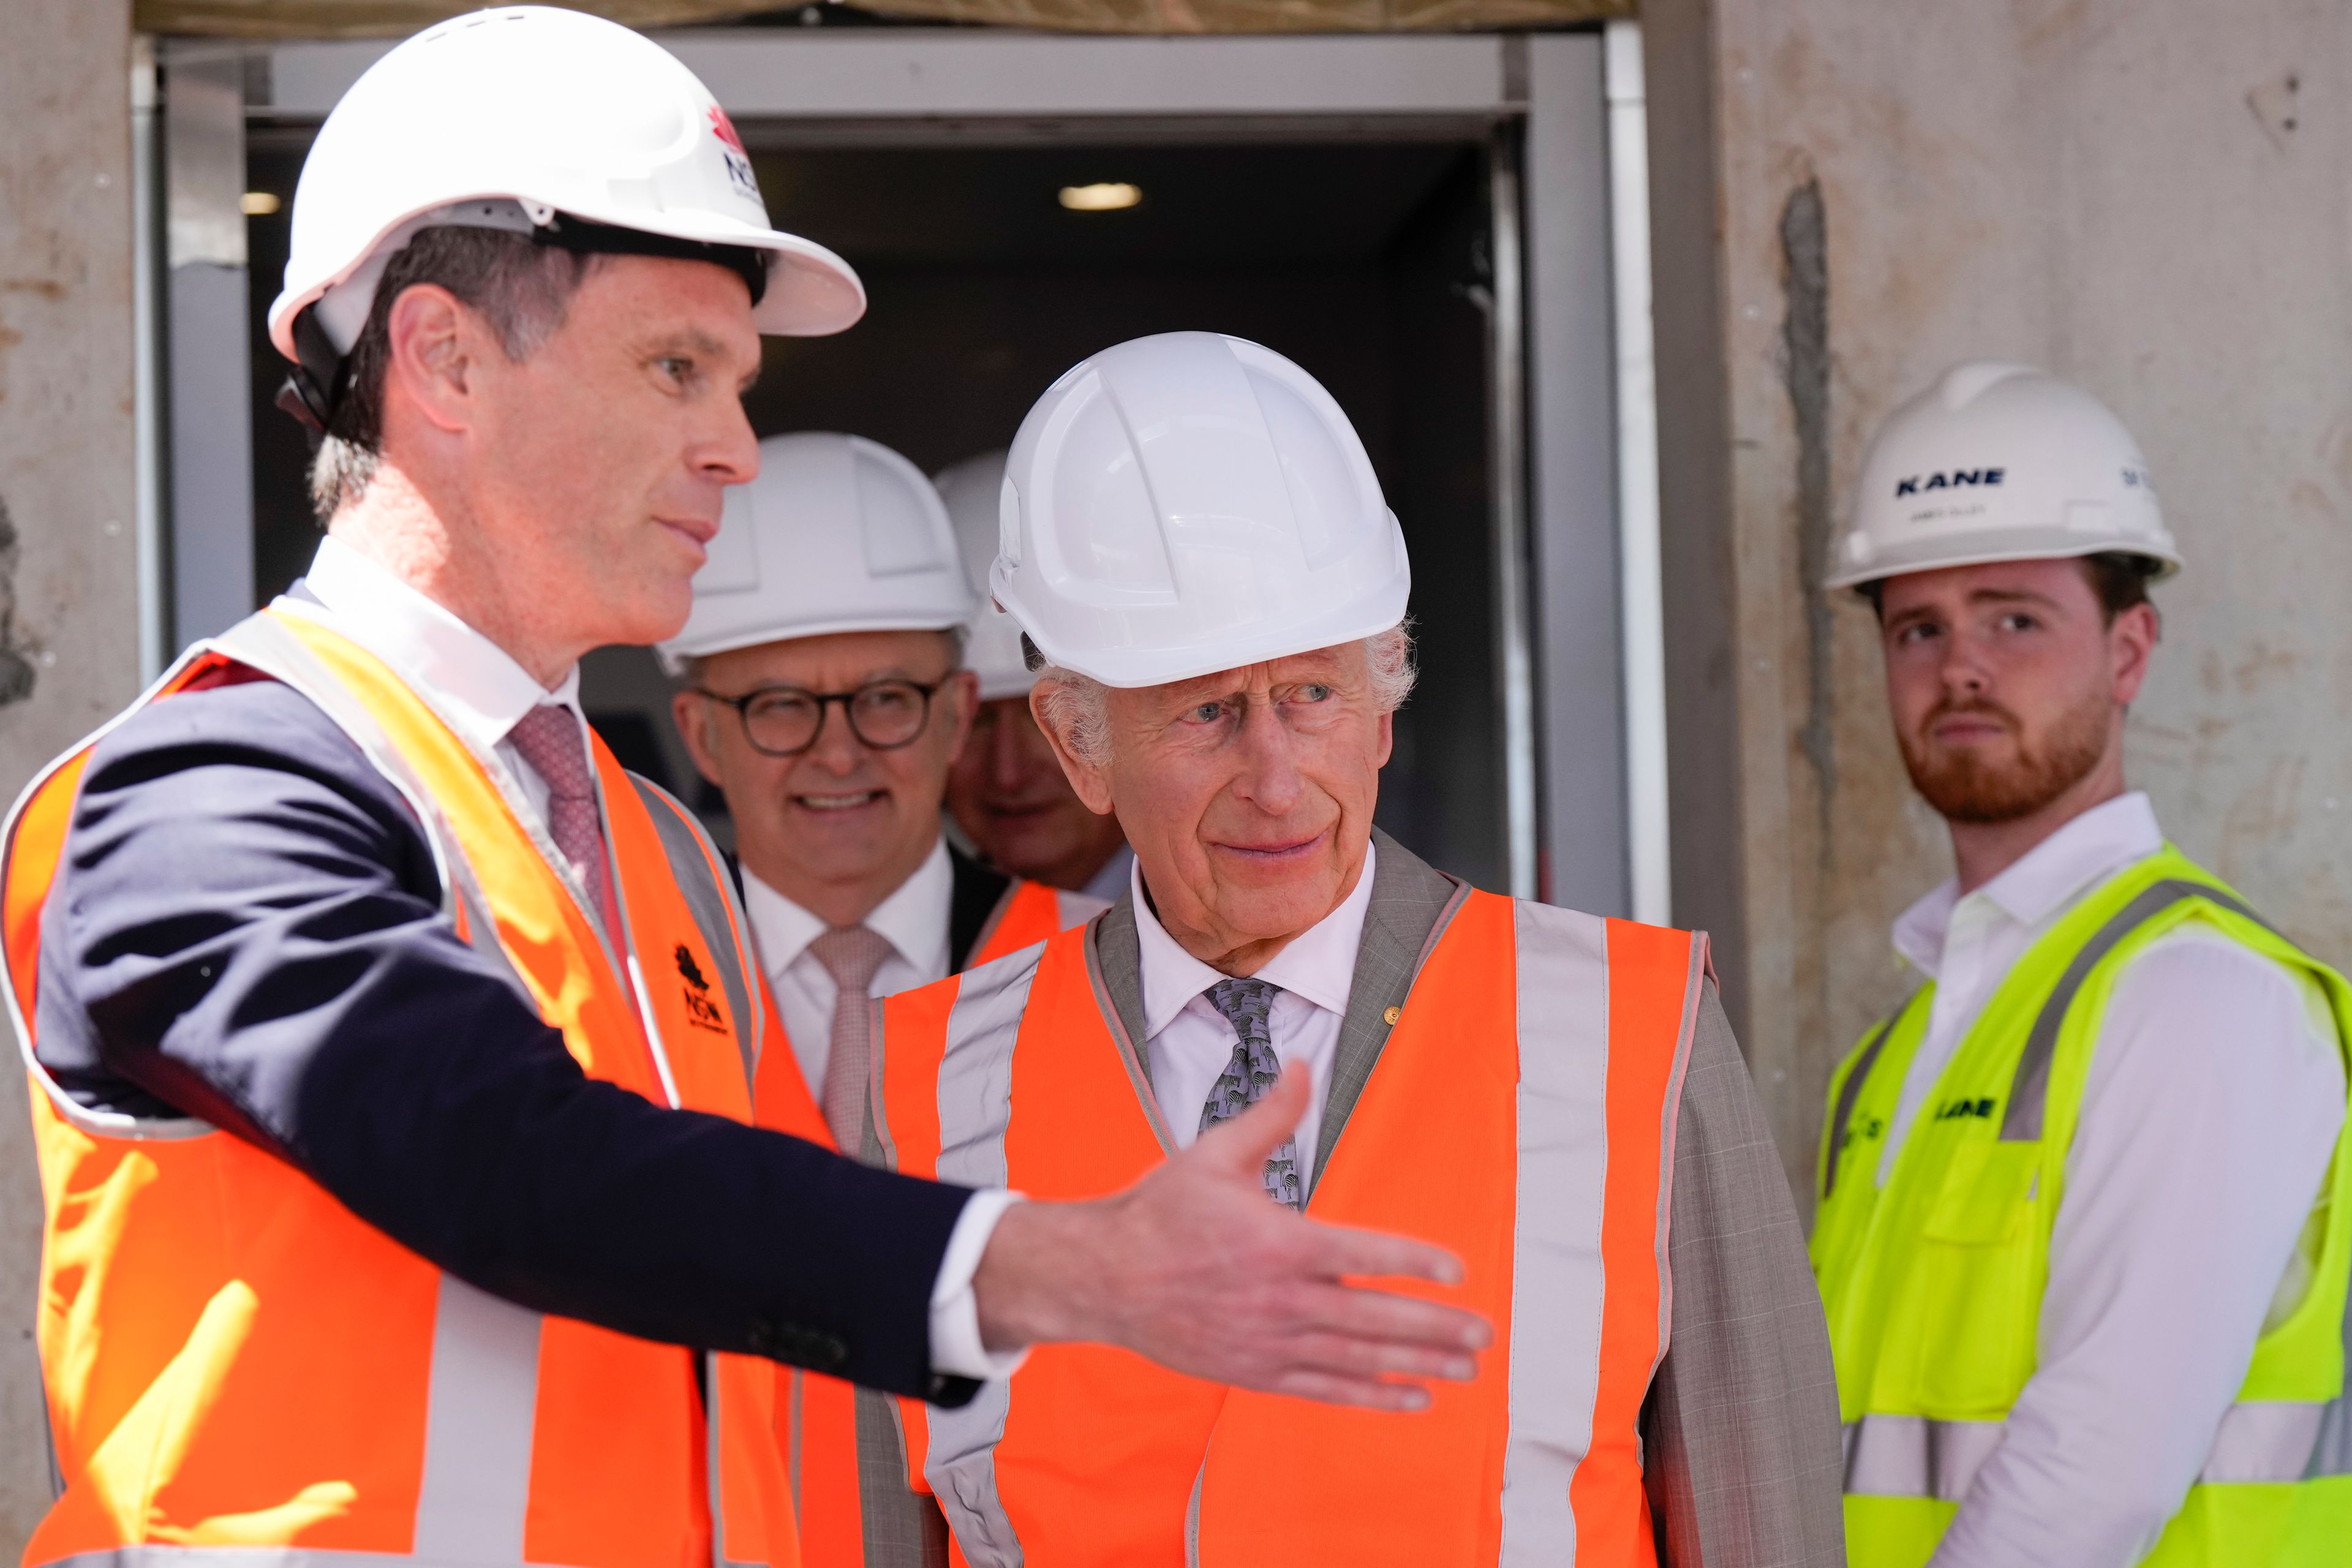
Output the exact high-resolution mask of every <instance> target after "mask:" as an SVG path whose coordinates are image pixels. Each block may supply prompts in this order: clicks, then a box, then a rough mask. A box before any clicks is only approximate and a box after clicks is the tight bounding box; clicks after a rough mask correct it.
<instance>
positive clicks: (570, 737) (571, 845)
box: [507, 702, 622, 944]
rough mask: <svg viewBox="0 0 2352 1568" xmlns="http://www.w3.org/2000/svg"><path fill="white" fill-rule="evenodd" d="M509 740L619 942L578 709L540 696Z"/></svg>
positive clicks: (553, 830) (561, 845) (552, 832)
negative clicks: (542, 790)
mask: <svg viewBox="0 0 2352 1568" xmlns="http://www.w3.org/2000/svg"><path fill="white" fill-rule="evenodd" d="M507 740H508V742H509V743H510V744H511V745H512V746H513V747H514V749H515V750H516V752H519V753H520V755H521V757H522V760H523V761H524V762H526V763H530V766H531V771H532V772H534V773H537V774H539V776H540V777H541V779H542V780H543V781H545V783H546V784H547V835H548V837H551V838H552V839H554V840H555V847H557V848H558V849H561V850H562V851H563V857H564V858H565V859H567V860H569V861H571V862H572V866H573V868H575V869H576V870H578V871H579V873H580V879H581V880H582V881H583V882H585V883H586V884H587V886H588V896H589V898H590V899H592V900H594V904H595V910H596V914H597V918H598V919H600V920H601V921H603V922H604V935H605V937H606V938H607V939H608V940H610V941H611V942H614V943H616V944H617V943H619V942H620V941H621V940H622V939H621V910H620V906H619V905H618V904H617V903H616V902H614V899H613V877H612V872H611V869H610V868H608V867H607V865H606V864H605V856H604V821H603V819H602V818H601V817H600V816H598V815H597V811H596V781H595V779H594V778H593V776H592V775H591V774H590V773H589V772H588V745H587V736H586V734H585V733H584V732H583V731H582V729H581V724H580V715H579V714H577V713H574V712H573V711H572V710H571V709H569V708H567V707H565V706H563V705H562V703H560V702H542V703H541V704H540V705H539V706H538V707H536V708H534V709H532V710H530V712H528V713H526V714H524V715H523V716H522V721H520V723H518V724H517V725H515V727H514V728H513V729H511V730H509V731H507Z"/></svg>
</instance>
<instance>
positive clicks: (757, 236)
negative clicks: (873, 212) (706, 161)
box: [269, 191, 866, 360]
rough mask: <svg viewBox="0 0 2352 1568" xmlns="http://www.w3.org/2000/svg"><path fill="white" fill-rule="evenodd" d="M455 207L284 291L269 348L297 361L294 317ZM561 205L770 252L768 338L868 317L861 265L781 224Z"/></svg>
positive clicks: (506, 195)
mask: <svg viewBox="0 0 2352 1568" xmlns="http://www.w3.org/2000/svg"><path fill="white" fill-rule="evenodd" d="M526 199H528V198H525V197H521V196H518V195H515V194H514V193H512V192H508V191H478V192H476V193H474V194H473V195H470V196H463V197H459V198H457V201H459V202H464V201H481V200H516V201H520V200H526ZM443 205H456V203H440V202H436V203H435V204H434V205H433V206H432V207H425V208H420V209H418V211H417V212H407V213H403V214H401V215H400V216H398V217H397V218H395V219H394V220H393V221H392V222H391V223H388V224H386V225H384V226H383V230H382V232H381V233H379V234H377V235H376V237H375V238H374V239H373V240H372V241H371V242H370V243H369V244H368V245H367V247H365V248H364V249H362V251H361V252H360V253H359V255H358V256H357V257H356V258H354V259H353V260H352V263H351V265H350V266H348V267H346V268H343V269H342V270H341V271H340V272H338V273H336V274H335V275H334V276H332V277H330V278H322V279H317V280H316V281H314V282H311V283H309V284H306V285H305V286H303V287H301V288H299V289H287V290H286V291H285V292H284V293H281V294H279V295H278V299H277V301H276V302H275V303H274V304H272V305H271V306H270V307H269V342H270V344H271V346H273V347H274V348H276V349H277V350H278V353H281V354H283V355H284V356H285V357H286V358H288V359H289V360H292V359H297V358H299V356H298V355H297V354H296V353H295V349H294V321H295V319H296V318H297V317H299V315H301V313H302V312H303V310H306V309H307V308H309V307H310V306H311V305H314V304H316V303H317V302H318V301H319V300H320V298H321V297H322V296H324V295H325V294H326V292H327V291H328V290H329V289H332V288H334V287H335V286H336V285H337V284H339V283H341V282H342V281H343V280H344V279H348V278H350V277H351V276H352V275H353V274H354V273H356V272H358V271H359V270H360V268H362V267H363V266H365V265H366V264H367V262H368V261H369V260H370V259H371V258H373V257H374V256H375V254H376V250H377V247H380V246H382V245H383V244H384V243H385V242H386V241H387V240H388V239H390V238H391V237H392V236H393V234H394V232H395V231H396V230H397V229H399V228H400V226H402V225H403V224H405V223H407V222H408V221H409V220H411V219H412V218H415V217H416V216H419V215H420V213H424V212H431V211H434V210H435V209H436V208H437V207H440V206H443ZM562 210H563V211H565V212H566V213H568V214H570V215H571V216H574V217H579V218H584V219H586V220H588V221H589V222H591V223H601V224H609V225H611V226H614V227H616V228H630V229H635V230H637V231H638V232H639V233H642V234H656V235H660V236H662V237H664V238H666V239H684V240H690V241H695V242H697V243H699V244H703V245H733V246H740V247H743V248H745V249H747V250H761V251H765V252H767V253H768V255H769V257H770V258H771V259H770V262H769V268H768V288H767V291H766V292H765V293H764V294H762V295H761V298H760V302H759V304H758V305H756V306H754V307H753V308H752V310H751V325H752V326H753V327H754V328H755V329H756V330H757V331H760V332H761V334H762V335H764V336H768V337H780V338H821V337H829V336H831V335H832V334H833V333H835V332H840V331H847V330H848V329H849V328H851V327H853V326H855V325H856V324H857V321H858V319H859V318H860V317H862V316H864V315H865V314H866V285H865V284H864V283H863V282H862V281H861V280H860V279H858V276H857V272H856V268H853V267H851V266H850V265H849V263H848V262H846V261H845V260H843V259H842V258H840V257H839V256H837V255H835V253H834V252H833V251H831V250H829V249H827V248H826V247H824V246H822V245H819V244H817V243H816V241H814V240H813V239H803V238H802V237H800V236H799V235H796V234H786V233H784V232H783V231H782V229H774V228H765V227H762V226H759V225H757V224H750V223H745V222H744V221H743V220H741V219H740V218H736V217H731V216H729V215H727V214H725V213H714V212H707V211H678V212H665V213H646V212H642V211H636V210H629V211H625V212H624V211H621V210H619V209H614V210H612V211H601V212H600V211H596V210H593V208H592V207H590V206H589V205H585V204H575V205H572V206H567V207H565V208H563V209H562Z"/></svg>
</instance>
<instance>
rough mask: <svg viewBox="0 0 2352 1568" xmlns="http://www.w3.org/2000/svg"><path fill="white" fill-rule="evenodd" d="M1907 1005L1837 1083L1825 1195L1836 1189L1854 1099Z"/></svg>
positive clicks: (1889, 1019) (1884, 1023)
mask: <svg viewBox="0 0 2352 1568" xmlns="http://www.w3.org/2000/svg"><path fill="white" fill-rule="evenodd" d="M1910 1006H1911V1004H1910V1003H1908V1002H1906V1003H1904V1004H1903V1005H1902V1006H1900V1007H1897V1008H1896V1009H1895V1011H1894V1012H1892V1013H1889V1014H1888V1015H1887V1016H1885V1019H1884V1020H1883V1021H1881V1023H1880V1024H1879V1026H1878V1027H1877V1028H1876V1029H1874V1030H1873V1031H1872V1032H1871V1036H1870V1039H1869V1040H1868V1042H1867V1043H1865V1044H1864V1046H1863V1047H1862V1054H1861V1055H1860V1056H1858V1057H1856V1058H1854V1061H1853V1070H1852V1071H1851V1072H1849V1073H1847V1074H1846V1075H1845V1081H1844V1082H1843V1083H1842V1084H1840V1085H1838V1100H1837V1110H1835V1111H1833V1112H1832V1114H1831V1116H1830V1126H1829V1132H1828V1134H1827V1136H1828V1140H1829V1142H1828V1148H1829V1159H1828V1162H1827V1163H1826V1165H1825V1167H1824V1168H1823V1170H1822V1196H1823V1197H1825V1198H1826V1197H1828V1196H1829V1195H1830V1194H1832V1192H1835V1191H1836V1190H1837V1173H1838V1159H1839V1157H1840V1156H1841V1155H1843V1153H1844V1152H1845V1130H1846V1128H1847V1127H1848V1126H1849V1125H1851V1124H1852V1123H1853V1107H1854V1102H1855V1101H1856V1100H1860V1099H1861V1098H1862V1086H1863V1083H1864V1080H1866V1079H1868V1078H1869V1077H1870V1069H1871V1068H1874V1067H1876V1066H1877V1065H1878V1053H1879V1052H1880V1051H1882V1050H1884V1049H1885V1048H1886V1037H1888V1036H1889V1035H1892V1034H1893V1033H1895V1025H1896V1024H1898V1023H1900V1022H1902V1019H1903V1015H1904V1014H1905V1013H1906V1012H1907V1011H1909V1009H1910Z"/></svg>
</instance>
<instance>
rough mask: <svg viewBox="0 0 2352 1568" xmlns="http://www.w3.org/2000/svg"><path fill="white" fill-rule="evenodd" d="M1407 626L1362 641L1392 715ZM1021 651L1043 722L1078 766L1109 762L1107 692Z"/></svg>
mask: <svg viewBox="0 0 2352 1568" xmlns="http://www.w3.org/2000/svg"><path fill="white" fill-rule="evenodd" d="M1021 643H1022V648H1023V651H1024V653H1026V654H1027V655H1028V656H1029V658H1030V667H1031V668H1033V669H1034V670H1035V671H1036V672H1037V705H1038V707H1039V708H1040V709H1042V710H1044V717H1045V722H1046V723H1047V724H1048V725H1050V726H1052V727H1053V729H1055V731H1059V732H1060V733H1061V735H1062V736H1063V737H1064V738H1065V739H1066V741H1067V742H1068V743H1069V747H1070V750H1071V751H1073V752H1076V753H1077V755H1078V759H1079V760H1080V761H1081V762H1084V763H1088V764H1090V765H1092V766H1095V767H1101V766H1103V765H1104V764H1105V763H1108V762H1109V761H1110V688H1108V687H1107V686H1105V685H1104V684H1103V683H1102V682H1101V681H1099V680H1097V679H1095V678H1094V677H1092V676H1090V675H1080V674H1079V673H1078V672H1077V671H1076V670H1075V669H1070V668H1065V667H1064V666H1062V665H1058V664H1054V663H1051V662H1049V661H1047V660H1046V659H1045V658H1044V657H1043V656H1042V655H1040V654H1038V653H1037V652H1036V648H1035V645H1034V644H1033V643H1031V642H1030V641H1029V639H1028V638H1027V637H1023V638H1022V639H1021ZM1363 646H1364V668H1365V671H1366V673H1367V675H1368V677H1369V678H1370V682H1371V689H1372V701H1373V702H1374V704H1375V705H1377V707H1378V708H1379V710H1380V711H1381V712H1382V713H1393V712H1395V711H1396V710H1398V709H1400V708H1402V707H1403V706H1404V701H1405V699H1406V698H1408V697H1410V696H1412V683H1413V679H1414V678H1415V677H1416V676H1417V675H1418V674H1419V673H1420V672H1419V671H1418V670H1416V669H1414V668H1413V664H1412V621H1411V620H1402V621H1399V622H1398V623H1397V624H1396V625H1395V626H1391V627H1390V628H1389V629H1388V630H1386V631H1384V632H1374V633H1373V634H1372V635H1371V636H1370V637H1366V638H1365V639H1364V645H1363Z"/></svg>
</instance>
